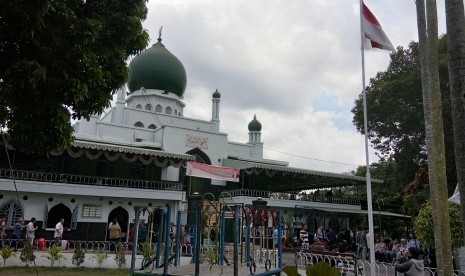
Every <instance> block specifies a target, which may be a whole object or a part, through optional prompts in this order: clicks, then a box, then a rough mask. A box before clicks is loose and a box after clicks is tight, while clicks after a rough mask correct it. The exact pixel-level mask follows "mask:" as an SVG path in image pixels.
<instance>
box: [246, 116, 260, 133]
mask: <svg viewBox="0 0 465 276" xmlns="http://www.w3.org/2000/svg"><path fill="white" fill-rule="evenodd" d="M261 130H262V124H261V123H260V122H259V121H258V120H257V115H253V120H252V121H250V123H249V131H261Z"/></svg>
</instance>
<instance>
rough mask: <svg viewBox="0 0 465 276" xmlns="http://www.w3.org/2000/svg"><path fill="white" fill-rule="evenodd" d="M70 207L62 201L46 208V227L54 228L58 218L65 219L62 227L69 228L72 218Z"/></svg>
mask: <svg viewBox="0 0 465 276" xmlns="http://www.w3.org/2000/svg"><path fill="white" fill-rule="evenodd" d="M72 216H73V215H72V212H71V209H70V208H69V207H68V206H66V205H65V204H63V203H58V204H57V205H55V206H53V207H52V208H50V210H48V213H47V222H45V221H44V225H46V228H55V225H56V224H57V223H58V222H59V221H60V219H62V218H63V219H65V223H64V224H63V227H65V228H70V225H71V220H72Z"/></svg>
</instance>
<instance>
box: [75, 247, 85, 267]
mask: <svg viewBox="0 0 465 276" xmlns="http://www.w3.org/2000/svg"><path fill="white" fill-rule="evenodd" d="M85 259H86V253H85V252H84V250H82V247H81V244H78V245H77V246H76V248H75V249H74V251H73V257H72V262H73V264H74V265H75V266H76V267H79V266H80V265H81V264H82V263H83V262H84V260H85Z"/></svg>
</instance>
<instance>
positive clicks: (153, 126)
mask: <svg viewBox="0 0 465 276" xmlns="http://www.w3.org/2000/svg"><path fill="white" fill-rule="evenodd" d="M148 128H149V129H157V126H156V125H155V124H150V125H149V126H148Z"/></svg>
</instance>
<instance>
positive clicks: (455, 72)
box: [446, 0, 465, 237]
mask: <svg viewBox="0 0 465 276" xmlns="http://www.w3.org/2000/svg"><path fill="white" fill-rule="evenodd" d="M446 25H447V33H448V36H447V37H448V41H447V44H448V47H447V50H448V54H449V80H450V99H451V106H452V121H453V125H454V149H455V166H456V171H457V182H458V186H459V191H460V200H461V201H460V202H465V14H464V5H463V0H446ZM461 218H462V225H464V226H465V205H462V208H461ZM462 233H463V236H464V237H465V228H462Z"/></svg>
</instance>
